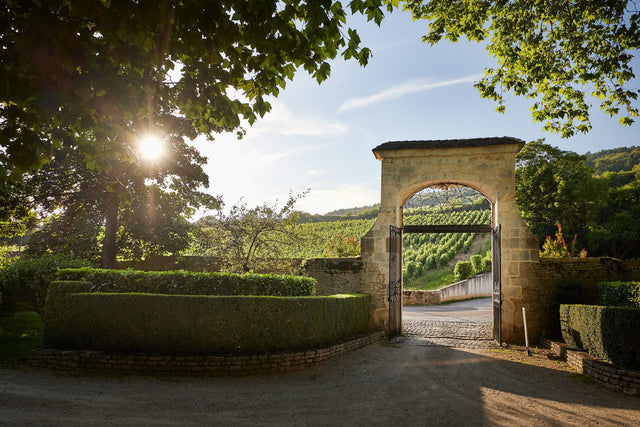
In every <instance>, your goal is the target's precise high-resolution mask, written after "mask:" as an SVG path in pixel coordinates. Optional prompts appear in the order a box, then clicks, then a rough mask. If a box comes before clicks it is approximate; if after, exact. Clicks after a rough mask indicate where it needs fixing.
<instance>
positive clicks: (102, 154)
mask: <svg viewBox="0 0 640 427" xmlns="http://www.w3.org/2000/svg"><path fill="white" fill-rule="evenodd" d="M379 6H380V2H379V1H377V0H376V1H373V2H369V1H367V2H354V4H353V5H352V7H351V9H352V12H353V13H355V12H362V13H365V14H366V15H367V16H368V18H369V19H373V20H375V21H376V22H378V23H379V22H380V20H381V19H382V13H381V11H380V9H379ZM345 22H346V12H345V11H344V10H343V8H342V5H341V3H340V2H333V1H330V0H329V1H327V0H320V1H305V0H286V1H279V0H259V1H244V0H222V1H221V0H216V1H200V0H180V1H177V0H161V1H150V0H137V1H131V0H86V1H74V0H7V1H4V2H3V3H2V4H1V5H0V27H1V28H2V29H3V31H2V32H1V33H0V197H2V206H3V207H2V210H3V212H0V214H2V215H3V216H4V217H5V218H9V219H11V220H15V214H12V213H8V212H9V209H7V208H5V206H9V205H10V206H11V212H17V211H16V209H17V207H20V206H21V203H23V201H24V198H14V197H13V196H14V195H15V194H25V193H24V191H23V190H24V189H23V188H22V182H23V181H24V180H25V175H26V176H29V175H30V174H33V171H34V170H37V169H39V168H42V167H43V166H44V165H45V164H47V163H48V162H50V161H51V160H52V158H54V157H55V155H56V153H59V152H60V150H63V151H64V152H71V151H73V152H74V153H75V158H76V159H77V160H78V161H79V162H82V163H83V164H84V166H83V167H85V168H86V169H87V170H89V171H91V172H92V174H91V176H92V178H91V179H88V180H87V182H86V183H85V182H83V183H77V185H80V184H83V185H84V184H86V185H93V184H94V183H93V178H96V180H97V181H96V182H97V184H99V188H96V191H97V193H96V194H97V195H96V197H97V198H99V199H100V203H101V205H102V212H103V213H104V218H105V240H104V245H103V249H104V251H103V265H105V266H111V265H113V261H114V257H115V243H114V242H115V239H116V233H117V217H118V211H119V208H120V206H121V205H122V203H130V202H131V201H132V200H133V196H134V192H135V191H136V189H137V188H140V180H141V179H142V180H144V179H148V178H149V177H146V176H145V175H144V174H137V173H135V169H136V167H139V165H140V159H139V154H138V149H137V148H138V144H139V141H140V140H141V139H142V138H143V137H145V136H146V135H149V134H152V135H156V136H162V137H163V138H165V139H167V138H168V139H173V141H181V140H183V139H186V138H188V139H193V138H195V137H196V136H198V135H205V136H207V137H209V138H213V136H214V135H215V134H216V133H219V132H230V131H235V132H237V133H238V135H239V136H241V135H242V133H243V130H242V127H241V121H242V120H243V119H245V120H247V121H248V122H249V123H253V122H254V121H255V120H256V118H257V117H258V116H262V115H264V114H265V113H266V112H268V111H269V109H270V105H269V103H268V102H267V101H266V99H265V97H266V96H268V95H278V92H279V91H280V90H281V89H282V88H284V87H285V85H286V81H287V80H290V79H291V78H293V75H294V73H295V71H296V70H297V69H298V68H300V67H302V68H304V69H305V70H306V71H307V72H309V73H310V74H311V75H312V76H313V77H314V78H315V79H316V80H317V81H318V82H321V81H323V80H325V79H326V78H327V77H328V76H329V73H330V66H329V63H328V61H329V60H331V59H333V58H335V57H336V56H337V55H338V54H339V53H340V52H341V54H342V56H343V57H344V58H346V59H349V58H356V59H357V60H358V61H359V62H360V63H361V64H363V65H364V64H366V62H367V59H368V57H369V50H368V49H366V48H360V46H359V44H360V40H359V37H358V35H357V33H356V32H355V31H354V30H352V29H348V28H345ZM172 145H173V146H174V148H178V146H179V145H180V143H179V142H173V143H172ZM185 147H186V145H184V144H183V146H182V147H180V148H179V149H180V150H182V151H184V150H187V148H185ZM189 149H190V148H189ZM191 150H192V149H191ZM172 154H175V153H173V152H172ZM180 154H181V153H180V152H177V155H178V156H180ZM195 155H196V154H190V156H192V157H193V156H195ZM188 157H189V156H186V157H185V156H182V158H188ZM173 160H176V159H173ZM201 163H202V162H196V164H198V165H199V164H201ZM76 165H78V164H77V163H76ZM173 166H175V169H178V170H173V171H170V172H167V173H165V174H164V175H162V174H159V175H157V176H153V177H151V178H152V179H155V180H156V181H157V182H160V181H162V182H160V184H159V185H160V188H167V184H166V181H165V180H167V179H169V181H170V182H171V185H170V186H169V187H170V188H171V189H172V190H173V191H178V192H179V191H182V190H181V188H183V187H182V186H186V189H188V190H189V191H192V190H194V187H193V185H202V184H206V182H205V180H204V179H203V177H202V176H196V177H194V176H192V175H190V173H191V172H190V171H189V167H188V166H187V165H186V164H184V163H179V162H178V163H176V164H175V165H173ZM54 170H55V168H54ZM199 173H200V172H196V174H199ZM83 176H88V175H86V174H84V175H83ZM59 177H62V175H60V176H59ZM63 181H64V179H63ZM54 182H56V181H55V180H54ZM103 190H106V191H103ZM185 191H186V190H185ZM42 194H46V192H44V193H42ZM81 194H85V195H87V194H89V195H90V194H91V193H90V192H88V191H82V192H81ZM52 197H54V198H55V197H56V196H55V195H54V196H52ZM0 219H2V218H0Z"/></svg>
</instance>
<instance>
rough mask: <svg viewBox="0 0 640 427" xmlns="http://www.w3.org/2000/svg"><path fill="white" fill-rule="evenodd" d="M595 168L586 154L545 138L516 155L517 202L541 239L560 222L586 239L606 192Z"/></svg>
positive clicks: (527, 145) (530, 144)
mask: <svg viewBox="0 0 640 427" xmlns="http://www.w3.org/2000/svg"><path fill="white" fill-rule="evenodd" d="M592 172H593V171H592V169H590V168H589V167H588V166H586V165H585V159H584V157H583V156H580V155H578V154H576V153H573V152H570V151H563V150H560V149H558V148H555V147H552V146H550V145H547V144H544V143H543V141H542V140H538V141H534V142H530V143H528V144H526V145H525V146H524V148H523V149H522V150H521V151H520V152H519V153H518V154H517V155H516V202H517V204H518V208H519V210H520V215H521V216H522V219H523V220H524V222H525V224H527V226H528V227H529V228H530V229H531V231H533V233H534V234H536V235H537V236H538V238H539V239H540V241H543V240H544V238H545V236H550V235H552V234H553V233H554V229H555V228H556V224H558V223H560V224H562V225H563V227H564V228H565V231H568V234H571V235H574V234H577V235H578V240H579V241H585V240H586V237H585V235H586V233H587V230H588V228H589V226H591V225H593V223H594V221H595V219H596V216H597V213H598V209H599V203H600V201H601V200H602V198H603V197H604V196H605V194H606V193H605V192H606V187H605V185H604V183H603V182H601V181H597V180H596V179H594V178H593V176H592Z"/></svg>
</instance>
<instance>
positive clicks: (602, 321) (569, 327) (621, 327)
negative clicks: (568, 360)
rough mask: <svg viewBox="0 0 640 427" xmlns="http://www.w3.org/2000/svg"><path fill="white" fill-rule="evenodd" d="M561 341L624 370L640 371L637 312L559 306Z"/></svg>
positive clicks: (639, 334)
mask: <svg viewBox="0 0 640 427" xmlns="http://www.w3.org/2000/svg"><path fill="white" fill-rule="evenodd" d="M560 325H561V328H562V338H563V339H564V341H565V342H566V343H567V344H569V345H572V346H574V347H576V348H579V349H581V350H585V351H587V352H588V353H589V354H590V355H592V356H594V357H596V358H598V359H601V360H607V361H610V362H612V363H613V364H615V365H617V366H619V367H621V368H625V369H640V345H638V343H640V327H638V326H639V325H640V309H637V308H630V307H606V306H599V305H580V304H575V305H564V304H563V305H561V306H560Z"/></svg>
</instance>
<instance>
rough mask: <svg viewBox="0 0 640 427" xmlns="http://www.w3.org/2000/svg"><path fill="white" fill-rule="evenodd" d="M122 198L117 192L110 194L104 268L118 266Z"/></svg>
mask: <svg viewBox="0 0 640 427" xmlns="http://www.w3.org/2000/svg"><path fill="white" fill-rule="evenodd" d="M119 207H120V200H119V198H118V195H117V194H116V193H111V194H109V197H108V198H107V206H106V209H105V219H106V221H105V225H104V239H103V241H102V268H115V266H116V252H117V248H116V234H117V232H118V209H119Z"/></svg>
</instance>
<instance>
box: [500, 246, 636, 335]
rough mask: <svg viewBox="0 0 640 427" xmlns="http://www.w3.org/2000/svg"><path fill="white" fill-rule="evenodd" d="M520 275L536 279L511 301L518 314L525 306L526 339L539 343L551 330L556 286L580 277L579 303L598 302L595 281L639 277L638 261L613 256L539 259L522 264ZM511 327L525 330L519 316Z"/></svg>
mask: <svg viewBox="0 0 640 427" xmlns="http://www.w3.org/2000/svg"><path fill="white" fill-rule="evenodd" d="M519 274H520V275H521V276H522V277H534V278H535V279H533V280H532V282H531V284H530V285H529V286H524V287H523V292H522V298H519V299H515V300H513V301H514V303H515V304H516V305H517V306H518V308H519V309H520V313H522V308H520V307H522V306H524V307H525V308H526V310H527V328H528V331H529V339H530V340H531V342H538V340H539V338H540V337H541V336H542V335H544V334H545V333H546V332H548V331H550V325H549V324H548V320H549V310H550V309H551V308H552V303H553V301H554V298H555V291H556V289H557V287H558V285H560V284H561V283H564V282H567V281H569V280H579V281H580V283H582V287H583V292H582V301H580V302H581V303H582V304H597V303H598V297H597V284H598V283H600V282H603V281H617V280H621V281H629V280H640V261H621V260H619V259H615V258H541V259H540V261H539V262H532V263H528V264H527V263H523V265H522V266H521V268H520V271H519ZM523 280H524V279H523ZM526 280H528V281H531V279H526ZM503 292H504V289H503ZM513 328H515V329H518V328H519V329H521V330H524V329H523V324H522V315H520V316H519V317H518V318H517V321H516V322H515V323H514V325H513Z"/></svg>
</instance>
